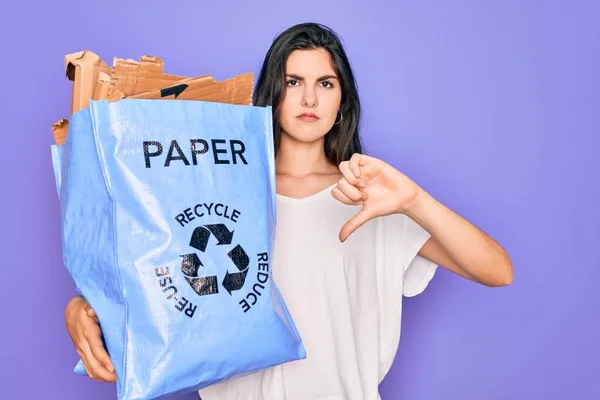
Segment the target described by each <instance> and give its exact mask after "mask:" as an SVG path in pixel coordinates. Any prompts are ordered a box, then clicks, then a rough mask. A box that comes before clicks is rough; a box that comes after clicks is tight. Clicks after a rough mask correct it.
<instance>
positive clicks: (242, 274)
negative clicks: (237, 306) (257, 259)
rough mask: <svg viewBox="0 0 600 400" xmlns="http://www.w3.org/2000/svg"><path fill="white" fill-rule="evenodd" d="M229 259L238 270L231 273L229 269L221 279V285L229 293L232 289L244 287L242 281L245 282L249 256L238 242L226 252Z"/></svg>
mask: <svg viewBox="0 0 600 400" xmlns="http://www.w3.org/2000/svg"><path fill="white" fill-rule="evenodd" d="M227 255H228V256H229V258H231V261H233V263H234V264H235V266H236V267H237V269H238V270H239V272H234V273H232V274H230V273H229V271H227V272H225V278H224V279H223V282H222V284H223V287H224V288H225V290H227V292H228V293H229V294H230V295H231V292H232V291H234V290H240V289H241V288H242V287H244V282H246V275H248V265H249V264H250V258H248V254H246V252H245V251H244V249H243V248H242V246H240V245H239V244H238V245H237V246H235V247H234V248H233V250H231V251H230V252H229V253H227Z"/></svg>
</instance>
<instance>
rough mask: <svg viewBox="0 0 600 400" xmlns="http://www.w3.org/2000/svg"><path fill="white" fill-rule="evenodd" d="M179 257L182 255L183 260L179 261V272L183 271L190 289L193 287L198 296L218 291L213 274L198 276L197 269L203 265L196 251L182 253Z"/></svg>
mask: <svg viewBox="0 0 600 400" xmlns="http://www.w3.org/2000/svg"><path fill="white" fill-rule="evenodd" d="M181 257H183V260H182V261H181V272H183V275H184V276H185V280H186V281H188V283H189V284H190V286H191V287H192V289H194V292H196V293H197V294H198V295H199V296H205V295H208V294H214V293H219V285H218V283H217V277H216V276H215V275H213V276H203V277H199V276H198V270H199V269H200V267H203V266H204V265H202V262H201V261H200V259H199V258H198V255H197V254H196V253H191V254H183V255H182V256H181Z"/></svg>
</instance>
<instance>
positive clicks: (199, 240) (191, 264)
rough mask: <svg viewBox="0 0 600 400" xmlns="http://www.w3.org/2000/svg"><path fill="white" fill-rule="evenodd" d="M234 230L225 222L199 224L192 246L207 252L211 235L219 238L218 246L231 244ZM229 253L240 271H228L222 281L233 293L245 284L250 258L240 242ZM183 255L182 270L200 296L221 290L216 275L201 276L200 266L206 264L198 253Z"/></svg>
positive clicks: (191, 239)
mask: <svg viewBox="0 0 600 400" xmlns="http://www.w3.org/2000/svg"><path fill="white" fill-rule="evenodd" d="M233 232H234V231H230V230H229V229H228V228H227V226H226V225H225V224H211V225H204V226H199V227H197V228H196V229H194V232H192V237H191V238H190V246H191V247H193V248H195V249H197V250H200V251H201V252H203V253H204V252H206V248H207V246H208V241H209V240H210V236H211V235H213V236H214V237H215V238H216V239H217V242H218V243H217V246H220V245H225V244H231V241H232V239H233ZM227 255H228V256H229V258H230V259H231V261H232V262H233V264H234V265H235V266H236V268H237V270H238V272H233V273H229V271H226V272H225V278H224V279H223V282H222V285H223V287H224V288H225V290H227V292H228V293H229V294H230V295H231V292H233V291H235V290H240V289H241V288H242V287H243V286H244V283H245V282H246V275H248V266H249V265H250V258H249V257H248V254H246V252H245V251H244V249H243V248H242V246H240V245H239V244H238V245H236V246H235V247H234V248H233V249H232V250H230V251H229V252H228V253H227ZM181 257H182V258H183V260H182V261H181V272H183V275H184V276H185V279H186V280H187V281H188V283H189V284H190V286H191V287H192V289H194V291H195V292H196V293H197V294H198V295H199V296H204V295H208V294H214V293H218V292H219V286H218V283H217V277H216V276H215V275H213V276H206V277H200V276H199V274H198V272H199V270H200V267H203V266H204V265H203V264H202V262H201V261H200V258H198V255H197V254H196V253H190V254H183V255H181Z"/></svg>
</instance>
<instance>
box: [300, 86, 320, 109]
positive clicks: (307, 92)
mask: <svg viewBox="0 0 600 400" xmlns="http://www.w3.org/2000/svg"><path fill="white" fill-rule="evenodd" d="M302 106H304V107H309V108H314V107H316V106H317V94H316V93H315V90H314V89H313V88H311V87H309V86H308V85H307V86H305V89H304V94H303V95H302Z"/></svg>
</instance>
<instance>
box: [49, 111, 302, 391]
mask: <svg viewBox="0 0 600 400" xmlns="http://www.w3.org/2000/svg"><path fill="white" fill-rule="evenodd" d="M271 112H272V110H271V108H270V107H255V106H242V105H231V104H222V103H210V102H200V101H178V100H133V99H131V100H127V99H126V100H120V101H117V102H112V103H109V102H107V101H106V100H104V101H92V102H91V103H90V106H89V108H86V109H84V110H81V111H79V112H77V113H75V114H73V115H72V117H71V121H70V123H69V132H68V136H67V138H66V140H65V142H64V143H63V144H62V145H61V146H56V145H52V146H51V147H52V149H51V150H52V161H53V167H54V172H55V178H56V185H57V190H58V194H59V199H60V206H61V227H62V243H63V256H64V264H65V267H66V268H67V271H68V273H69V275H70V276H71V277H72V279H73V282H74V284H75V287H76V289H77V290H78V291H79V293H81V295H83V296H84V297H85V298H86V300H87V301H88V302H89V303H90V305H91V306H92V308H93V309H94V310H95V311H96V313H97V315H98V319H99V321H100V326H101V328H102V333H103V340H104V342H105V346H106V348H107V350H108V352H109V354H110V357H111V360H112V362H113V364H114V367H115V373H116V375H117V397H118V399H120V400H133V399H153V398H160V397H163V396H165V395H170V394H181V393H185V392H191V391H194V390H198V389H201V388H203V387H206V386H208V385H210V384H213V383H216V382H220V381H222V380H224V379H228V378H231V377H235V376H242V375H245V374H247V373H249V372H252V371H256V370H258V369H262V368H266V367H269V366H273V365H278V364H281V363H284V362H289V361H293V360H298V359H302V358H305V357H306V354H305V349H304V347H303V344H302V341H301V339H300V337H299V334H298V331H297V329H296V326H295V324H294V322H293V320H292V318H291V316H290V314H289V312H288V309H287V308H286V305H285V302H284V300H283V299H282V297H281V295H280V293H279V291H278V289H277V286H276V283H275V282H274V281H273V279H272V276H271V259H272V249H273V239H274V233H275V228H276V209H275V180H274V177H275V173H274V155H273V132H272V114H271ZM75 371H76V372H78V373H82V374H85V370H84V369H83V364H82V362H81V360H80V361H79V363H78V364H77V366H76V367H75Z"/></svg>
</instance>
